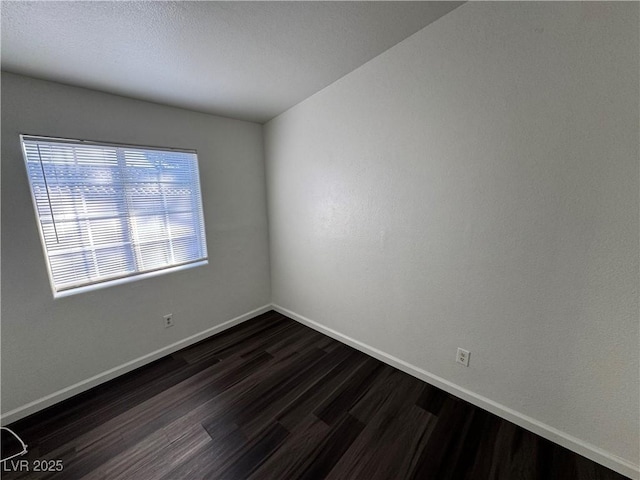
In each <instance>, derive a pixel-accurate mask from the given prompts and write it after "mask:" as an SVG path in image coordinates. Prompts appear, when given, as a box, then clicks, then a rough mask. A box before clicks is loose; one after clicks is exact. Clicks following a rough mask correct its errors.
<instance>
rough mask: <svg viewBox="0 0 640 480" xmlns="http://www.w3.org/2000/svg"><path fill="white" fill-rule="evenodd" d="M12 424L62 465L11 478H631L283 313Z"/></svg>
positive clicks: (34, 452) (32, 452)
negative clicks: (318, 331)
mask: <svg viewBox="0 0 640 480" xmlns="http://www.w3.org/2000/svg"><path fill="white" fill-rule="evenodd" d="M9 427H10V428H12V429H13V430H14V431H15V432H16V433H17V434H18V435H20V436H21V437H22V438H23V440H24V441H25V442H26V443H27V444H28V446H29V453H28V454H27V455H26V456H25V457H20V458H23V459H24V458H27V459H29V461H30V462H31V461H33V460H35V459H53V460H56V459H60V460H62V462H63V465H64V469H63V470H62V471H61V472H49V473H42V472H39V473H34V472H33V471H30V472H10V473H7V472H6V471H5V473H4V474H3V477H2V478H5V479H7V480H12V479H17V478H21V479H26V478H51V479H73V480H77V479H85V480H88V479H109V480H112V479H134V480H146V479H166V480H179V479H205V478H206V479H241V480H244V479H256V480H258V479H260V480H263V479H278V480H281V479H322V478H328V479H346V480H351V479H366V480H373V479H394V480H396V479H435V480H445V479H478V480H486V479H506V480H515V479H523V480H524V479H540V480H550V479H558V480H570V479H623V478H624V477H622V476H620V475H618V474H616V473H614V472H612V471H611V470H608V469H606V468H604V467H602V466H600V465H597V464H595V463H593V462H591V461H590V460H587V459H585V458H584V457H581V456H579V455H576V454H574V453H572V452H570V451H568V450H566V449H564V448H562V447H559V446H557V445H555V444H553V443H551V442H549V441H547V440H544V439H542V438H540V437H538V436H537V435H534V434H532V433H530V432H528V431H526V430H523V429H522V428H519V427H516V426H515V425H514V424H512V423H510V422H507V421H505V420H502V419H500V418H498V417H496V416H495V415H492V414H490V413H488V412H486V411H484V410H481V409H479V408H477V407H474V406H472V405H470V404H469V403H467V402H465V401H463V400H460V399H457V398H455V397H453V396H451V395H449V394H447V393H445V392H443V391H442V390H439V389H437V388H435V387H433V386H430V385H428V384H426V383H424V382H422V381H420V380H417V379H415V378H413V377H411V376H409V375H407V374H405V373H402V372H400V371H399V370H396V369H394V368H392V367H390V366H388V365H385V364H383V363H381V362H379V361H378V360H375V359H373V358H371V357H368V356H367V355H365V354H363V353H360V352H358V351H356V350H354V349H352V348H350V347H347V346H345V345H343V344H341V343H339V342H337V341H335V340H333V339H331V338H329V337H326V336H324V335H322V334H320V333H317V332H315V331H314V330H311V329H309V328H307V327H305V326H302V325H300V324H298V323H297V322H295V321H293V320H290V319H288V318H286V317H284V316H282V315H280V314H278V313H276V312H269V313H266V314H264V315H262V316H260V317H258V318H256V319H254V320H251V321H249V322H245V323H243V324H241V325H239V326H237V327H235V328H233V329H231V330H227V331H225V332H223V333H221V334H219V335H216V336H215V337H212V338H210V339H208V340H206V341H204V342H201V343H199V344H197V345H194V346H192V347H189V348H187V349H185V350H182V351H180V352H177V353H175V354H173V355H170V356H168V357H165V358H163V359H161V360H158V361H156V362H154V363H152V364H150V365H148V366H145V367H142V368H140V369H138V370H135V371H134V372H131V373H129V374H127V375H124V376H122V377H119V378H117V379H115V380H113V381H111V382H108V383H106V384H104V385H101V386H99V387H96V388H94V389H92V390H90V391H88V392H86V393H83V394H81V395H79V396H76V397H74V398H72V399H70V400H67V401H65V402H63V403H61V404H58V405H56V406H54V407H51V408H49V409H48V410H45V411H43V412H40V413H38V414H35V415H32V416H31V417H28V418H26V419H23V420H20V421H18V422H16V423H14V424H12V425H9ZM8 467H9V468H10V465H5V467H4V469H5V470H7V469H8ZM32 469H33V463H31V464H30V470H32Z"/></svg>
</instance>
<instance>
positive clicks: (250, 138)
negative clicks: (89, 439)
mask: <svg viewBox="0 0 640 480" xmlns="http://www.w3.org/2000/svg"><path fill="white" fill-rule="evenodd" d="M19 133H29V134H37V135H47V136H58V137H67V138H82V139H94V140H105V141H111V142H122V143H132V144H142V145H157V146H169V147H183V148H192V149H196V150H197V151H198V157H199V165H200V177H201V184H202V192H203V193H202V194H203V207H204V213H205V223H206V229H207V230H206V234H207V245H208V250H209V265H207V266H204V267H197V268H192V269H189V270H185V271H181V272H176V273H171V274H168V275H162V276H159V277H156V278H152V279H147V280H142V281H139V282H134V283H130V284H127V285H122V286H116V287H110V288H106V289H103V290H97V291H94V292H91V293H85V294H80V295H74V296H71V297H67V298H61V299H56V300H54V299H53V296H52V293H51V288H50V286H49V281H48V278H47V270H46V267H45V260H44V256H43V253H42V247H41V245H40V238H39V235H38V229H37V224H36V218H35V215H34V211H33V206H32V202H31V197H30V194H29V186H28V183H27V177H26V170H25V166H24V160H23V159H22V154H21V151H20V143H19V138H18V134H19ZM262 152H263V144H262V127H261V125H258V124H254V123H249V122H242V121H236V120H229V119H225V118H220V117H214V116H210V115H205V114H200V113H194V112H189V111H186V110H180V109H177V108H170V107H164V106H160V105H155V104H151V103H146V102H141V101H136V100H131V99H126V98H122V97H117V96H113V95H107V94H102V93H98V92H94V91H90V90H84V89H80V88H74V87H68V86H62V85H59V84H55V83H49V82H43V81H40V80H34V79H30V78H26V77H21V76H17V75H11V74H4V73H3V74H2V412H3V413H6V412H9V411H11V410H13V409H16V408H19V407H22V406H24V405H25V404H28V403H29V402H32V401H37V400H38V399H41V398H42V397H45V396H46V395H50V394H53V393H55V392H57V391H59V390H60V389H64V388H66V387H69V386H71V385H74V384H76V383H78V382H82V381H85V380H87V379H89V378H91V377H92V376H94V375H99V374H101V373H102V372H105V371H107V370H109V369H111V368H114V367H117V366H120V365H122V364H124V363H126V362H129V361H132V360H134V359H136V358H139V357H141V356H144V355H147V354H149V353H150V352H154V351H156V350H158V349H161V348H163V347H166V346H167V345H170V344H172V343H175V342H178V341H180V340H182V339H185V338H186V337H189V336H191V335H194V334H197V333H199V332H202V331H204V330H207V329H209V328H211V327H214V326H216V325H219V324H222V323H223V322H225V321H228V320H230V319H233V318H235V317H237V316H239V315H242V314H245V313H247V312H249V311H251V310H253V309H256V308H259V307H261V306H263V305H265V304H268V303H269V302H270V290H269V260H268V241H267V240H268V238H267V218H266V201H265V200H266V197H265V195H266V194H265V186H264V181H265V179H264V162H263V153H262ZM170 312H171V313H173V314H174V320H175V326H174V327H172V328H169V329H165V328H163V324H162V315H163V314H166V313H170Z"/></svg>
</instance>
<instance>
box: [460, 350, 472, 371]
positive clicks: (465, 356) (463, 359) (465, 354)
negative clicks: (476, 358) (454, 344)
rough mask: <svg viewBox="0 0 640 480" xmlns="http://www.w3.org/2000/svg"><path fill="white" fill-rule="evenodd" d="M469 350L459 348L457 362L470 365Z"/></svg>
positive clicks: (466, 365)
mask: <svg viewBox="0 0 640 480" xmlns="http://www.w3.org/2000/svg"><path fill="white" fill-rule="evenodd" d="M470 355H471V354H470V353H469V350H465V349H464V348H458V353H457V355H456V362H458V363H461V364H462V365H464V366H465V367H468V366H469V356H470Z"/></svg>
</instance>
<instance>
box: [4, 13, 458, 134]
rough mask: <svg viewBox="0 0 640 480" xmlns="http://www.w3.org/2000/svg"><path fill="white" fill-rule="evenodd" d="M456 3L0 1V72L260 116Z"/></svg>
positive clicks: (258, 118)
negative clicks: (0, 42)
mask: <svg viewBox="0 0 640 480" xmlns="http://www.w3.org/2000/svg"><path fill="white" fill-rule="evenodd" d="M460 3H461V2H119V1H118V2H116V1H111V2H100V1H93V2H90V1H82V2H26V1H16V2H8V1H2V5H1V8H2V69H3V70H6V71H10V72H14V73H21V74H24V75H29V76H33V77H38V78H44V79H48V80H54V81H58V82H61V83H66V84H71V85H78V86H82V87H87V88H92V89H96V90H102V91H105V92H110V93H116V94H119V95H125V96H128V97H134V98H140V99H143V100H148V101H153V102H158V103H164V104H168V105H175V106H179V107H183V108H188V109H192V110H198V111H203V112H207V113H214V114H218V115H224V116H228V117H233V118H240V119H245V120H252V121H257V122H265V121H267V120H269V119H270V118H272V117H274V116H276V115H278V114H279V113H281V112H283V111H285V110H286V109H288V108H290V107H291V106H293V105H295V104H296V103H298V102H300V101H301V100H303V99H305V98H307V97H309V96H310V95H313V94H314V93H315V92H317V91H319V90H321V89H322V88H324V87H325V86H327V85H329V84H330V83H332V82H334V81H335V80H337V79H338V78H340V77H341V76H343V75H345V74H347V73H348V72H350V71H352V70H354V69H355V68H357V67H359V66H360V65H362V64H363V63H365V62H367V61H368V60H370V59H371V58H373V57H375V56H377V55H379V54H380V53H382V52H383V51H385V50H386V49H388V48H390V47H392V46H393V45H395V44H396V43H398V42H400V41H402V40H403V39H405V38H406V37H408V36H409V35H411V34H413V33H415V32H417V31H418V30H420V29H421V28H423V27H424V26H426V25H428V24H429V23H431V22H433V21H434V20H436V19H437V18H439V17H441V16H442V15H444V14H446V13H447V12H449V11H451V10H453V9H454V8H455V7H457V6H458V5H460Z"/></svg>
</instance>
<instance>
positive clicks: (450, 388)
mask: <svg viewBox="0 0 640 480" xmlns="http://www.w3.org/2000/svg"><path fill="white" fill-rule="evenodd" d="M273 309H274V310H276V311H278V312H280V313H282V314H283V315H286V316H287V317H290V318H292V319H293V320H296V321H298V322H300V323H302V324H304V325H306V326H308V327H311V328H313V329H314V330H317V331H319V332H320V333H324V334H325V335H328V336H330V337H332V338H335V339H336V340H338V341H339V342H342V343H345V344H347V345H349V346H351V347H353V348H355V349H357V350H360V351H361V352H364V353H366V354H367V355H370V356H372V357H374V358H376V359H378V360H380V361H382V362H384V363H387V364H389V365H391V366H393V367H395V368H397V369H398V370H402V371H403V372H405V373H408V374H409V375H412V376H414V377H416V378H419V379H420V380H423V381H425V382H427V383H429V384H431V385H434V386H436V387H438V388H441V389H442V390H444V391H446V392H448V393H451V394H452V395H455V396H456V397H458V398H462V399H463V400H466V401H468V402H469V403H471V404H473V405H476V406H478V407H480V408H482V409H484V410H487V411H489V412H491V413H493V414H495V415H497V416H499V417H501V418H504V419H505V420H508V421H510V422H513V423H515V424H516V425H518V426H520V427H522V428H524V429H526V430H529V431H531V432H533V433H535V434H537V435H540V436H541V437H543V438H546V439H547V440H551V441H552V442H554V443H557V444H558V445H561V446H563V447H565V448H568V449H569V450H571V451H573V452H576V453H577V454H579V455H582V456H584V457H587V458H589V459H591V460H593V461H594V462H597V463H599V464H601V465H604V466H605V467H607V468H610V469H611V470H614V471H616V472H618V473H620V474H622V475H625V476H627V477H630V478H633V479H636V480H637V479H640V467H639V466H638V465H635V464H633V463H631V462H629V461H627V460H625V459H623V458H620V457H618V456H616V455H613V454H611V453H609V452H607V451H605V450H602V449H601V448H598V447H596V446H595V445H591V444H590V443H587V442H584V441H582V440H580V439H579V438H576V437H574V436H572V435H569V434H568V433H565V432H562V431H560V430H558V429H556V428H554V427H552V426H550V425H547V424H545V423H542V422H540V421H538V420H536V419H535V418H531V417H529V416H527V415H524V414H522V413H520V412H517V411H516V410H513V409H511V408H509V407H506V406H505V405H502V404H500V403H498V402H494V401H493V400H491V399H489V398H486V397H483V396H482V395H478V394H477V393H474V392H472V391H470V390H467V389H466V388H463V387H460V386H459V385H456V384H455V383H452V382H450V381H448V380H446V379H444V378H442V377H439V376H437V375H434V374H432V373H429V372H427V371H426V370H423V369H421V368H419V367H416V366H415V365H411V364H410V363H407V362H405V361H404V360H400V359H399V358H396V357H394V356H392V355H389V354H388V353H385V352H383V351H381V350H378V349H377V348H374V347H371V346H369V345H367V344H365V343H362V342H360V341H358V340H355V339H353V338H351V337H348V336H347V335H344V334H342V333H340V332H338V331H336V330H334V329H332V328H328V327H325V326H323V325H321V324H319V323H317V322H315V321H313V320H311V319H309V318H307V317H304V316H302V315H299V314H297V313H295V312H292V311H291V310H288V309H286V308H284V307H281V306H280V305H276V304H274V305H273Z"/></svg>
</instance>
